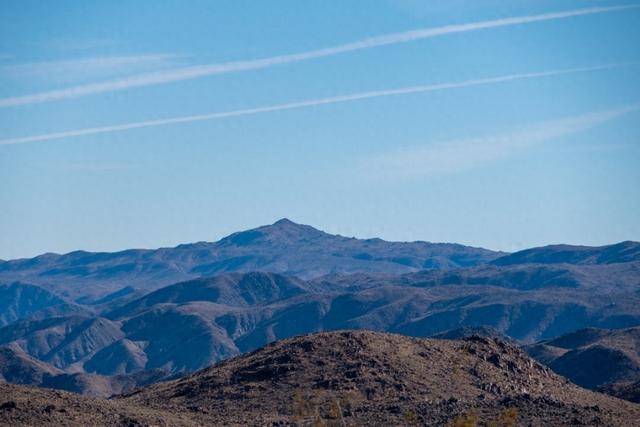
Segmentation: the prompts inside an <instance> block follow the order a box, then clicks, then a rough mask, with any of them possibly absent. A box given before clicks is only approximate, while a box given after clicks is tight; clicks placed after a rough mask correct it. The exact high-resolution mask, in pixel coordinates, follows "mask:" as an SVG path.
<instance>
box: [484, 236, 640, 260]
mask: <svg viewBox="0 0 640 427" xmlns="http://www.w3.org/2000/svg"><path fill="white" fill-rule="evenodd" d="M632 261H640V242H631V241H626V242H620V243H616V244H614V245H607V246H572V245H550V246H544V247H540V248H532V249H526V250H524V251H520V252H515V253H513V254H510V255H506V256H503V257H501V258H498V259H496V260H494V261H492V264H495V265H512V264H560V263H565V264H591V265H592V264H615V263H621V262H632Z"/></svg>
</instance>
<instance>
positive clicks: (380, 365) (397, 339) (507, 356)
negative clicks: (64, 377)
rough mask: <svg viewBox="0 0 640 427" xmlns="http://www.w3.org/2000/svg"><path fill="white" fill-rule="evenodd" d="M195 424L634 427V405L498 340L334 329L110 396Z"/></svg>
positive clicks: (638, 416) (638, 412)
mask: <svg viewBox="0 0 640 427" xmlns="http://www.w3.org/2000/svg"><path fill="white" fill-rule="evenodd" d="M118 402H126V403H128V404H130V405H136V406H144V407H151V408H153V409H156V410H164V411H167V412H170V413H172V414H185V415H187V414H188V415H191V416H194V417H195V418H196V419H198V420H200V422H202V423H203V424H220V425H223V424H224V425H230V424H232V425H235V424H238V425H272V424H278V423H281V424H282V423H285V424H286V423H290V422H295V423H297V424H304V423H313V422H320V420H322V422H324V423H327V424H328V425H351V424H356V425H365V424H368V425H372V424H375V425H401V424H402V425H404V424H411V423H417V424H428V425H447V424H451V423H454V422H457V423H462V422H470V423H474V424H475V423H476V422H479V423H482V424H489V423H491V422H494V423H500V422H504V421H505V420H507V419H510V420H512V421H513V422H516V423H518V424H520V423H534V424H545V425H561V424H576V423H583V424H588V425H633V424H634V423H636V425H638V424H637V423H638V420H640V407H638V406H636V405H633V404H631V403H628V402H624V401H621V400H618V399H613V398H610V397H607V396H604V395H599V394H596V393H593V392H590V391H587V390H584V389H581V388H579V387H576V386H574V385H572V384H570V383H567V382H566V380H564V379H563V378H561V377H559V376H557V375H555V374H553V373H552V372H551V371H550V370H549V369H548V368H545V367H543V366H541V365H540V364H538V363H537V362H535V361H533V360H532V359H530V358H529V357H528V356H527V355H526V354H525V353H523V352H522V351H520V350H519V349H517V348H515V347H511V346H509V345H507V344H505V343H503V342H501V341H496V340H494V339H491V338H480V337H473V338H469V339H467V340H464V341H443V340H430V339H414V338H408V337H403V336H398V335H390V334H383V333H373V332H332V333H321V334H315V335H310V336H304V337H297V338H293V339H289V340H285V341H281V342H277V343H274V344H270V345H268V346H266V347H264V348H262V349H260V350H258V351H256V352H253V353H250V354H247V355H244V356H240V357H237V358H234V359H231V360H228V361H225V362H222V363H220V364H218V365H215V366H213V367H211V368H208V369H205V370H203V371H200V372H197V373H195V374H193V375H190V376H187V377H185V378H182V379H179V380H176V381H170V382H165V383H160V384H157V385H153V386H150V387H147V388H145V389H142V390H139V391H137V392H134V393H133V394H130V395H125V396H124V397H122V398H120V399H118Z"/></svg>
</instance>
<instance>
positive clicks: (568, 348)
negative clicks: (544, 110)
mask: <svg viewBox="0 0 640 427" xmlns="http://www.w3.org/2000/svg"><path fill="white" fill-rule="evenodd" d="M526 350H527V352H528V353H529V354H530V355H531V356H532V357H534V358H536V359H537V360H539V361H541V362H543V363H545V364H546V365H548V366H549V367H551V369H553V370H554V371H555V372H557V373H559V374H560V375H563V376H565V377H567V378H569V379H570V380H571V381H573V382H574V383H576V384H578V385H581V386H583V387H587V388H591V389H598V388H604V389H607V388H609V389H611V390H614V389H616V387H615V386H614V385H615V384H627V383H633V382H635V381H640V328H628V329H620V330H603V329H594V328H590V329H582V330H579V331H575V332H571V333H568V334H565V335H562V336H560V337H558V338H556V339H553V340H549V341H543V342H541V343H538V344H535V345H532V346H528V347H527V348H526Z"/></svg>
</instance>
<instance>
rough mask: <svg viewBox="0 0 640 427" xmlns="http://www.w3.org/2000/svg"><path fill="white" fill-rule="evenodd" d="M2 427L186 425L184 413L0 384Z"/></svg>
mask: <svg viewBox="0 0 640 427" xmlns="http://www.w3.org/2000/svg"><path fill="white" fill-rule="evenodd" d="M0 425H3V426H122V427H124V426H129V427H133V426H143V425H148V426H151V425H153V426H188V425H194V423H193V421H192V420H191V419H190V418H189V417H186V416H182V415H179V414H178V415H175V414H171V413H168V412H164V411H155V410H151V409H148V408H143V407H138V406H131V405H128V404H127V403H125V402H114V401H110V400H105V399H97V398H92V397H87V396H79V395H77V394H74V393H69V392H66V391H59V390H47V389H43V388H35V387H26V386H20V385H14V384H6V383H0Z"/></svg>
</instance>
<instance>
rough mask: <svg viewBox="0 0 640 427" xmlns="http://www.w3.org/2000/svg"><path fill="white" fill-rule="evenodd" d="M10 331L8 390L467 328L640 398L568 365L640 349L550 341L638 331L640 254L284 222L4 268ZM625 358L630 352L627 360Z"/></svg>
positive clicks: (627, 384)
mask: <svg viewBox="0 0 640 427" xmlns="http://www.w3.org/2000/svg"><path fill="white" fill-rule="evenodd" d="M0 326H1V327H0V351H1V353H0V362H1V365H2V366H0V373H1V374H2V376H3V377H4V378H5V380H7V381H10V382H14V383H18V384H30V385H37V386H42V387H50V388H58V389H64V390H70V391H75V392H79V393H84V394H89V395H93V396H101V397H106V396H110V395H112V394H120V393H123V392H127V391H130V390H133V389H134V388H136V387H139V386H143V385H146V384H149V383H153V382H155V381H158V380H161V379H167V378H171V377H175V376H179V375H183V374H185V373H189V372H193V371H196V370H199V369H203V368H206V367H208V366H210V365H212V364H215V363H217V362H219V361H222V360H226V359H229V358H232V357H235V356H238V355H241V354H244V353H247V352H250V351H254V350H256V349H258V348H261V347H263V346H264V345H267V344H269V343H271V342H273V341H278V340H283V339H287V338H290V337H293V336H297V335H304V334H308V333H314V332H320V331H332V330H344V329H350V330H354V329H360V330H362V329H366V330H373V331H384V332H392V333H396V334H402V335H408V336H413V337H430V336H434V335H435V336H437V337H439V338H451V337H456V336H457V337H458V338H460V336H458V335H456V334H461V332H451V330H455V329H456V328H460V327H464V328H467V330H468V331H475V332H474V333H477V332H478V331H479V330H482V331H485V332H483V333H481V335H490V336H500V337H502V339H506V340H509V341H513V342H514V343H515V342H517V343H521V344H524V345H525V346H526V347H525V348H526V349H527V351H529V352H530V354H531V355H532V356H534V357H535V358H537V359H538V360H539V361H541V362H542V363H544V364H547V365H548V366H549V367H551V368H552V369H553V370H554V371H556V372H558V373H560V374H561V375H565V376H567V377H568V378H570V379H571V380H572V381H574V382H576V383H577V384H579V385H582V386H585V387H588V388H592V389H602V390H605V389H606V390H605V391H607V392H610V393H612V394H616V393H618V395H620V396H627V395H629V396H632V395H633V390H635V389H634V388H633V387H635V386H634V381H636V377H635V376H634V375H626V376H625V375H621V376H619V377H615V376H611V375H610V376H609V377H606V375H605V378H604V379H603V380H596V379H595V376H590V377H589V381H586V380H583V379H581V378H579V377H578V376H577V375H576V374H575V372H572V371H571V368H572V367H575V366H589V365H588V363H594V362H593V360H600V361H602V360H604V361H605V362H602V364H603V365H604V366H609V365H610V366H611V368H610V369H611V370H614V371H615V372H623V371H624V372H627V371H626V370H625V369H622V366H631V365H629V363H631V362H629V360H631V361H635V360H637V359H634V357H636V356H637V352H636V353H635V354H636V356H633V354H632V353H629V352H628V351H626V350H624V349H622V350H621V349H620V348H617V347H615V346H613V347H611V346H609V347H607V350H606V351H604V350H602V351H601V350H600V349H598V348H596V347H597V346H596V345H591V344H589V345H590V346H591V347H589V348H578V347H575V348H573V347H571V348H569V347H566V346H565V347H563V346H562V345H559V344H558V343H557V342H556V341H554V340H556V339H561V337H562V336H563V335H564V334H571V333H577V332H576V331H579V330H582V329H584V328H600V329H602V330H604V329H620V328H633V327H636V326H640V244H639V243H636V242H622V243H619V244H614V245H608V246H602V247H585V246H569V245H553V246H548V247H542V248H533V249H528V250H524V251H521V252H516V253H513V254H505V253H501V252H496V251H490V250H486V249H481V248H472V247H468V246H462V245H457V244H436V243H427V242H410V243H401V242H385V241H383V240H380V239H367V240H360V239H355V238H347V237H342V236H333V235H330V234H327V233H324V232H322V231H319V230H316V229H314V228H313V227H310V226H307V225H299V224H295V223H293V222H291V221H289V220H286V219H284V220H280V221H278V222H276V223H274V224H272V225H269V226H263V227H259V228H256V229H253V230H248V231H244V232H239V233H234V234H232V235H230V236H228V237H226V238H223V239H221V240H220V241H218V242H215V243H195V244H187V245H180V246H178V247H175V248H163V249H157V250H127V251H122V252H116V253H89V252H72V253H69V254H65V255H55V254H45V255H41V256H39V257H35V258H32V259H22V260H13V261H3V262H1V263H0ZM627 330H633V329H627ZM487 331H489V332H487ZM612 333H613V332H612ZM462 335H464V336H468V335H469V334H468V333H462ZM627 335H628V334H627ZM627 335H625V336H627ZM614 341H615V340H614ZM623 341H624V340H623ZM611 342H613V341H612V340H609V341H607V343H609V344H610V343H611ZM592 344H593V343H592ZM609 344H607V345H609ZM614 347H615V348H614ZM627 349H628V348H627ZM596 350H597V351H596ZM623 350H624V351H623ZM625 351H626V353H625ZM621 352H622V353H621ZM620 354H624V355H626V356H629V355H630V354H631V355H632V356H633V357H631V356H629V357H630V358H629V359H624V360H625V361H624V363H622V362H620V363H622V364H620V363H619V362H618V361H617V359H616V357H618V356H620ZM585 355H586V356H585ZM594 355H595V356H594ZM626 356H625V357H626ZM581 357H582V358H581ZM595 363H600V362H595ZM616 363H618V365H616ZM633 363H636V362H633ZM633 366H635V365H633ZM575 369H576V370H578V371H579V370H580V369H583V368H575ZM584 369H586V368H584ZM632 370H633V369H632ZM638 379H640V378H638Z"/></svg>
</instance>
